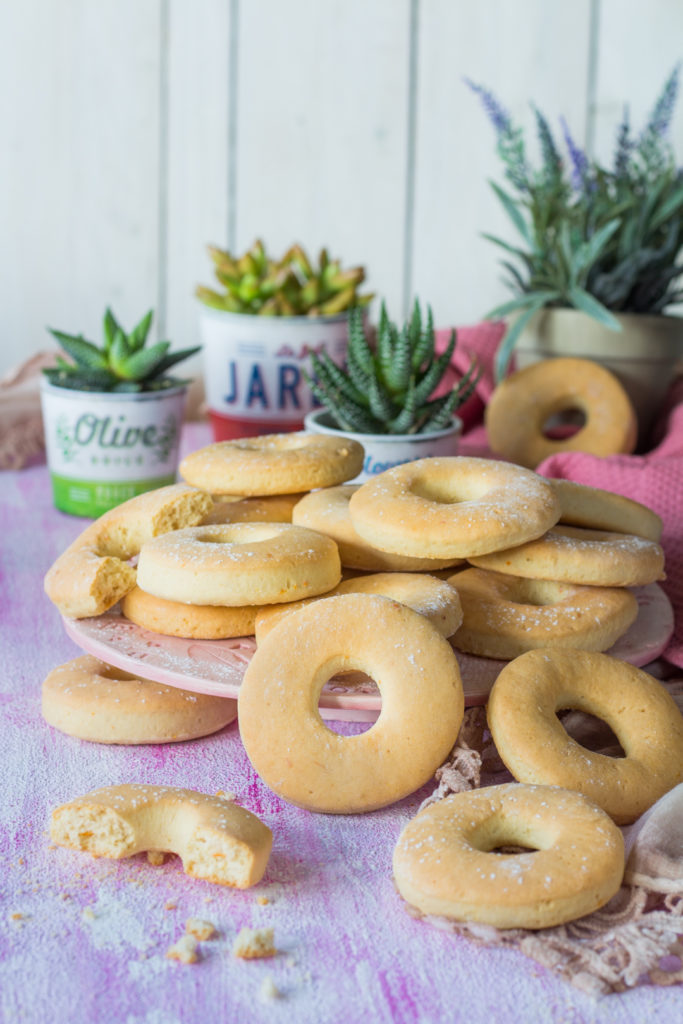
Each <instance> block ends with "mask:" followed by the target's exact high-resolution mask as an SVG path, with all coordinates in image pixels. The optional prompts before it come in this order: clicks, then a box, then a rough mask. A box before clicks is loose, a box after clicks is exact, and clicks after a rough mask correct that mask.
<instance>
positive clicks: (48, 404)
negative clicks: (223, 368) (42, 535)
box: [41, 309, 199, 517]
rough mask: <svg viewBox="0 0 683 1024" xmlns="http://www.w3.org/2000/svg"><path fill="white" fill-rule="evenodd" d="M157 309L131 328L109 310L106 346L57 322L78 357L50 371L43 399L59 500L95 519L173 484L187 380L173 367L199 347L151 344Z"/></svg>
mask: <svg viewBox="0 0 683 1024" xmlns="http://www.w3.org/2000/svg"><path fill="white" fill-rule="evenodd" d="M152 318H153V313H152V311H150V312H149V313H147V314H146V315H145V316H144V317H143V318H142V320H141V321H140V322H139V323H138V324H137V325H136V326H135V327H134V328H133V330H132V331H131V332H130V333H129V334H127V333H126V332H125V331H124V329H123V328H122V327H121V325H120V324H119V322H118V321H117V319H116V317H115V316H114V314H113V313H112V311H111V310H110V309H107V311H106V313H105V315H104V340H103V344H102V346H101V347H98V346H97V345H95V344H93V342H90V341H87V340H86V339H85V338H83V336H82V335H80V334H79V335H73V334H65V333H64V332H63V331H57V330H53V329H52V328H50V329H49V330H50V333H51V334H52V335H53V337H54V338H56V340H57V341H58V342H59V344H60V346H61V348H62V349H63V351H64V352H65V353H66V355H67V356H69V357H70V359H71V361H69V360H67V359H64V358H63V356H57V365H56V366H55V367H53V368H49V369H46V370H43V373H44V375H45V376H44V378H43V380H42V382H41V404H42V410H43V421H44V427H45V441H46V447H47V457H48V465H49V467H50V474H51V477H52V488H53V495H54V502H55V505H56V507H57V508H58V509H61V510H62V511H63V512H70V513H71V514H73V515H80V516H92V517H96V516H99V515H101V514H102V513H103V512H106V511H107V510H108V509H110V508H113V507H114V506H115V505H118V504H120V503H121V502H122V501H126V500H127V499H128V498H132V497H133V496H134V495H136V494H141V493H143V492H144V491H149V490H152V489H153V488H155V487H161V486H163V485H164V484H170V483H174V482H175V479H176V470H177V465H178V443H179V439H180V426H181V423H182V417H183V408H184V404H185V395H186V391H187V384H188V381H186V380H182V379H179V378H177V377H173V376H169V374H168V371H169V370H170V368H171V367H172V366H175V365H176V364H177V363H179V362H180V361H181V360H183V359H187V358H188V357H189V356H191V355H194V353H195V352H198V351H199V349H198V348H189V349H183V350H182V351H180V352H170V351H169V349H170V342H168V341H159V342H157V343H156V344H154V345H150V346H149V347H147V340H148V336H149V331H150V327H151V325H152Z"/></svg>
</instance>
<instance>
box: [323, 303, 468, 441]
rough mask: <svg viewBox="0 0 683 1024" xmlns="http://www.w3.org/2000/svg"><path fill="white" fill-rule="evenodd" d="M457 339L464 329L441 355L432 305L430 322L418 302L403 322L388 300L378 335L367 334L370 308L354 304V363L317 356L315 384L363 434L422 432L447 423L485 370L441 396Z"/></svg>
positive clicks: (349, 426) (332, 408)
mask: <svg viewBox="0 0 683 1024" xmlns="http://www.w3.org/2000/svg"><path fill="white" fill-rule="evenodd" d="M455 345H456V332H455V331H452V332H451V337H450V340H449V343H448V345H447V347H446V349H445V351H444V352H442V353H441V355H439V356H437V355H436V340H435V334H434V323H433V317H432V312H431V309H428V311H427V318H426V322H425V324H424V326H423V318H422V312H421V310H420V306H419V303H418V302H417V301H416V302H415V305H414V307H413V311H412V314H411V317H410V319H409V320H408V321H407V322H406V323H405V324H403V326H402V327H401V328H399V327H398V326H397V325H396V324H394V323H392V321H391V320H390V319H389V317H388V315H387V311H386V308H385V306H384V304H383V305H382V308H381V311H380V317H379V323H378V326H377V331H376V337H375V339H374V341H372V342H371V340H370V338H369V336H368V335H367V334H366V331H365V326H364V321H363V315H362V312H361V311H360V310H359V309H355V310H352V311H351V313H350V323H349V344H348V351H347V357H346V366H345V367H339V366H337V365H336V364H335V363H334V362H333V361H332V359H330V357H329V356H328V355H327V354H326V353H323V354H322V355H320V356H312V357H311V361H312V371H313V372H312V375H309V376H308V381H309V384H310V386H311V389H312V391H313V393H314V395H315V396H316V397H317V399H318V400H319V401H320V402H321V403H322V404H323V406H325V407H326V408H327V409H328V410H329V412H330V413H331V415H332V416H333V418H334V419H335V421H336V422H337V424H338V425H339V426H340V427H341V428H342V429H343V430H349V431H353V432H354V433H359V434H418V433H424V432H425V431H426V430H433V429H439V428H440V427H443V426H447V425H448V424H449V422H450V420H451V418H452V416H453V413H454V411H455V410H456V409H457V408H458V407H459V406H460V405H462V403H463V402H464V401H466V400H467V398H469V396H470V395H471V394H472V391H473V390H474V387H475V385H476V382H477V380H478V379H479V374H478V372H477V370H476V367H475V366H474V364H471V365H470V367H469V369H468V371H467V373H466V374H465V375H464V376H463V378H462V379H461V380H460V381H459V382H458V384H456V386H455V387H454V388H452V389H451V390H450V391H448V392H447V393H446V394H445V395H443V396H441V397H439V398H437V399H434V398H432V395H433V393H434V391H435V390H436V388H437V387H438V386H439V384H440V383H441V382H442V380H443V378H444V375H445V373H446V371H447V370H448V368H449V366H450V362H451V357H452V355H453V351H454V349H455Z"/></svg>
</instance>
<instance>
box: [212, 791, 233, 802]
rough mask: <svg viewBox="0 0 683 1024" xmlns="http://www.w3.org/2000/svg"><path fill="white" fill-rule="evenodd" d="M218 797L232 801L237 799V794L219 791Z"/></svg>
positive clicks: (217, 792)
mask: <svg viewBox="0 0 683 1024" xmlns="http://www.w3.org/2000/svg"><path fill="white" fill-rule="evenodd" d="M216 796H222V797H223V799H224V800H230V801H232V800H236V799H237V793H230V792H228V791H227V790H225V789H217V790H216Z"/></svg>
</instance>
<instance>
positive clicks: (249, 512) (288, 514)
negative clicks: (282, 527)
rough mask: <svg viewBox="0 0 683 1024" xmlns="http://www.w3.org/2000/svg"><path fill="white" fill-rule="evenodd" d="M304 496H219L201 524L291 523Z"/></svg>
mask: <svg viewBox="0 0 683 1024" xmlns="http://www.w3.org/2000/svg"><path fill="white" fill-rule="evenodd" d="M303 497H304V495H303V494H271V495H268V496H266V497H262V498H239V497H237V496H235V495H233V496H231V497H228V496H226V495H222V496H217V498H216V503H215V505H214V507H213V508H212V509H211V511H210V512H209V514H208V515H207V516H204V518H203V519H202V521H201V523H200V525H201V526H218V525H222V524H223V523H291V521H292V510H293V508H294V506H295V505H296V503H297V502H298V501H300V500H301V499H302V498H303ZM302 525H304V526H305V525H306V524H305V523H303V524H302Z"/></svg>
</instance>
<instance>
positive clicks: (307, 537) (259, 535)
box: [138, 523, 341, 606]
mask: <svg viewBox="0 0 683 1024" xmlns="http://www.w3.org/2000/svg"><path fill="white" fill-rule="evenodd" d="M340 579H341V565H340V563H339V553H338V551H337V545H336V544H335V543H334V541H333V540H330V538H329V537H323V535H322V534H321V533H315V532H314V531H313V530H306V529H304V527H303V526H292V525H291V524H289V523H232V524H227V525H225V526H195V527H191V528H190V529H187V530H176V531H175V532H174V533H172V534H167V535H165V536H163V537H157V538H155V539H154V540H151V541H148V542H147V543H146V544H143V546H142V548H141V550H140V557H139V560H138V584H139V586H140V587H141V589H142V590H145V591H147V593H148V594H154V595H155V596H156V597H163V598H165V599H166V600H167V601H182V602H185V603H186V604H205V605H206V604H215V605H230V606H233V605H258V604H279V603H280V602H281V601H295V600H297V599H298V598H300V597H314V596H316V595H317V594H323V593H325V592H326V591H328V590H331V589H332V587H335V586H336V585H337V583H339V580H340Z"/></svg>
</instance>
